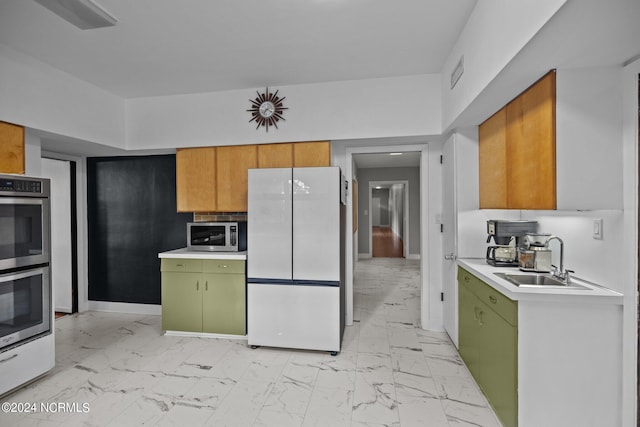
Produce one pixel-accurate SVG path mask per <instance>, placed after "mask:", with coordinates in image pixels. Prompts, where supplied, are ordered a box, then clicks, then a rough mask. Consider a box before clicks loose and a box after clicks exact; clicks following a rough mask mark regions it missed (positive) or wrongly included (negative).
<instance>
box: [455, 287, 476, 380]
mask: <svg viewBox="0 0 640 427" xmlns="http://www.w3.org/2000/svg"><path fill="white" fill-rule="evenodd" d="M478 302H479V301H478V298H477V297H476V296H475V295H474V294H473V293H472V292H471V291H470V290H469V289H468V288H467V285H465V284H463V283H462V282H461V283H460V286H459V288H458V312H459V319H458V323H459V325H458V346H459V350H460V356H462V359H463V360H464V362H465V364H466V365H467V368H469V371H471V374H472V375H473V376H474V377H476V378H477V377H478V375H479V373H480V371H479V368H480V366H479V363H480V354H479V350H480V325H479V323H478V308H477V306H478V304H477V303H478Z"/></svg>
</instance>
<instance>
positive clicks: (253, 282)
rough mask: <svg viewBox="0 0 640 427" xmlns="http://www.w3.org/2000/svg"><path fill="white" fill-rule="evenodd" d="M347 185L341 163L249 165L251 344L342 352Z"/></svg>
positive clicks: (248, 312)
mask: <svg viewBox="0 0 640 427" xmlns="http://www.w3.org/2000/svg"><path fill="white" fill-rule="evenodd" d="M341 185H342V184H341V174H340V169H339V168H337V167H322V168H278V169H251V170H249V195H248V198H249V200H248V232H247V251H248V253H247V276H248V291H247V338H248V343H249V345H251V346H273V347H286V348H300V349H308V350H323V351H330V352H332V353H337V352H338V351H340V344H341V340H342V334H343V331H344V296H343V293H344V286H343V277H344V268H343V261H342V260H343V252H342V250H341V248H342V247H343V244H344V240H343V224H344V207H343V206H342V204H341V202H340V190H341V188H340V186H341Z"/></svg>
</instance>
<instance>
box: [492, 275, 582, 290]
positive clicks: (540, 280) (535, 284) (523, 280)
mask: <svg viewBox="0 0 640 427" xmlns="http://www.w3.org/2000/svg"><path fill="white" fill-rule="evenodd" d="M494 274H495V275H496V276H498V277H500V278H502V279H505V280H507V281H509V282H511V283H513V284H514V285H516V286H519V287H532V288H562V289H589V288H587V287H586V286H582V285H579V284H576V283H573V282H570V283H566V282H563V281H562V280H560V279H556V278H555V277H553V276H550V275H548V274H509V273H494Z"/></svg>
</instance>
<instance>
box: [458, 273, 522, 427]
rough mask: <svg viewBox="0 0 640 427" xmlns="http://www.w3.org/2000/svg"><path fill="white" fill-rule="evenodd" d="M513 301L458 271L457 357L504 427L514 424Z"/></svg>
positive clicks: (515, 330)
mask: <svg viewBox="0 0 640 427" xmlns="http://www.w3.org/2000/svg"><path fill="white" fill-rule="evenodd" d="M517 311H518V307H517V302H515V301H512V300H510V299H509V298H507V297H506V296H504V295H503V294H501V293H500V292H498V291H496V290H495V289H493V288H492V287H490V286H489V285H487V284H486V283H484V282H482V281H481V280H479V279H478V278H477V277H475V276H473V275H471V274H470V273H469V272H467V271H465V270H463V269H459V271H458V345H459V351H460V356H461V357H462V359H463V360H464V362H465V364H466V365H467V367H468V368H469V371H470V372H471V374H472V375H473V377H474V378H475V380H476V382H477V383H478V386H480V388H481V389H482V392H483V393H484V394H485V396H486V397H487V400H488V401H489V403H490V404H491V406H492V407H493V409H494V411H495V413H496V415H497V416H498V418H499V419H500V421H501V422H502V424H503V426H504V427H516V426H517V425H518V327H517V317H518V314H517Z"/></svg>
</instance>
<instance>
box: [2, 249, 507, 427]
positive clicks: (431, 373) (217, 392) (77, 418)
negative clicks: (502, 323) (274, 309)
mask: <svg viewBox="0 0 640 427" xmlns="http://www.w3.org/2000/svg"><path fill="white" fill-rule="evenodd" d="M419 276H420V272H419V267H418V261H413V260H406V259H402V258H374V259H371V260H362V261H359V262H358V267H357V270H356V283H355V285H354V325H353V326H349V327H347V328H346V331H345V336H344V341H343V350H342V352H341V353H340V354H339V355H338V356H335V357H332V356H330V355H329V354H328V353H323V352H314V351H295V350H285V349H275V348H266V347H262V348H258V349H250V348H249V347H248V346H247V345H246V341H242V340H224V339H212V338H193V337H175V336H164V335H162V332H161V329H160V316H149V315H133V314H116V313H102V312H86V313H82V314H79V315H71V316H64V317H62V318H59V319H57V320H56V324H55V326H56V351H57V352H56V367H55V368H54V370H53V371H52V372H50V373H49V374H48V375H46V376H45V377H43V378H41V379H39V380H38V381H36V382H34V383H32V384H30V385H28V386H26V387H24V388H22V389H20V390H18V391H17V392H14V393H13V394H10V395H8V396H5V397H4V398H2V399H0V400H1V401H2V402H16V403H17V402H21V403H27V402H29V403H36V405H40V404H41V403H42V402H44V403H49V402H53V403H55V404H61V403H62V404H63V405H65V404H66V406H64V409H63V410H59V411H50V412H41V411H36V412H35V413H21V414H16V413H3V412H0V426H3V427H9V426H21V427H23V426H47V427H48V426H51V427H53V426H65V427H68V426H146V425H149V426H151V425H153V426H181V427H182V426H189V427H192V426H233V427H237V426H277V427H287V426H331V427H339V426H354V427H356V426H357V427H361V426H362V427H364V426H372V427H375V426H394V427H398V426H402V427H404V426H420V427H425V426H426V427H445V426H446V427H458V426H476V427H477V426H481V427H499V426H500V423H499V422H498V421H497V419H496V417H495V415H494V413H493V411H492V410H491V409H490V407H489V406H488V404H487V401H486V399H485V398H484V396H483V395H482V394H481V393H480V391H479V389H478V387H477V385H476V383H475V382H474V381H473V379H472V378H471V376H470V374H469V372H468V370H467V368H466V367H465V366H464V364H463V363H462V361H461V359H460V356H459V355H458V353H457V351H456V349H455V347H454V346H453V344H452V343H451V341H450V340H449V338H448V336H447V335H446V334H445V333H442V332H428V331H424V330H422V329H420V328H419V300H420V299H419V290H418V281H419ZM1 380H2V379H0V381H1Z"/></svg>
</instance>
